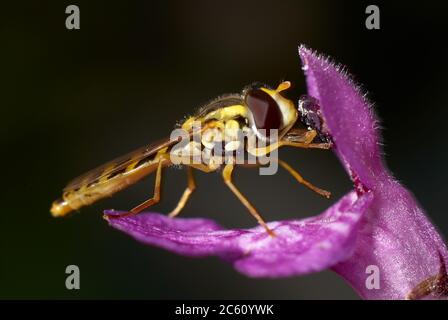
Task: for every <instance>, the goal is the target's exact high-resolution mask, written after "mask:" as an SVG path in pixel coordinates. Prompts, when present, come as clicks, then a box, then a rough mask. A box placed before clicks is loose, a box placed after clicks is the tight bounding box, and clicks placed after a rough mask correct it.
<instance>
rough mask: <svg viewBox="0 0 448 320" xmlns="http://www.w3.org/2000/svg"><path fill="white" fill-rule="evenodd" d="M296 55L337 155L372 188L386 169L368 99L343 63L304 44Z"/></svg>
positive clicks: (375, 122) (347, 167)
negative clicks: (319, 107) (317, 103)
mask: <svg viewBox="0 0 448 320" xmlns="http://www.w3.org/2000/svg"><path fill="white" fill-rule="evenodd" d="M299 54H300V57H301V59H302V63H303V70H304V72H305V75H306V81H307V85H308V94H309V95H311V96H313V97H315V98H317V99H319V101H320V105H321V112H322V115H323V117H324V119H325V122H326V126H327V128H328V131H329V132H330V135H331V136H332V138H333V141H334V143H335V149H336V152H337V153H338V156H339V158H340V159H341V160H342V162H343V164H344V165H345V167H346V169H347V170H348V171H349V172H352V171H353V172H356V174H357V175H358V177H359V179H360V180H361V181H362V182H363V184H364V185H365V186H366V187H368V188H372V187H373V185H374V184H376V183H377V182H379V180H381V179H382V177H383V175H384V173H385V170H384V166H383V164H382V155H381V152H380V146H379V140H378V132H377V129H376V128H377V121H376V120H375V116H374V113H373V110H372V108H371V106H370V104H369V102H368V101H367V100H366V98H365V97H364V95H363V94H362V92H361V90H360V88H359V87H358V86H357V85H356V84H355V83H354V82H353V80H352V79H351V78H350V76H349V75H348V74H347V73H346V72H344V70H343V67H342V66H338V65H335V64H334V63H332V62H331V61H330V60H329V59H328V58H325V57H323V56H320V55H317V54H315V53H314V52H313V51H311V50H309V49H307V48H306V47H304V46H301V47H300V48H299Z"/></svg>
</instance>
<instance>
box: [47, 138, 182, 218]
mask: <svg viewBox="0 0 448 320" xmlns="http://www.w3.org/2000/svg"><path fill="white" fill-rule="evenodd" d="M176 142H177V141H171V140H168V139H167V140H164V141H162V142H159V143H157V144H153V145H150V146H147V147H144V148H141V149H138V150H136V151H134V152H131V153H129V154H128V155H125V156H123V157H120V158H118V159H116V160H114V161H111V162H109V163H107V164H105V165H102V166H100V167H98V168H96V169H94V170H91V171H89V172H87V173H86V174H84V175H82V176H80V177H79V178H77V179H75V180H73V181H72V182H71V183H69V184H68V185H67V187H65V189H64V191H63V195H62V198H61V199H58V200H56V201H54V202H53V205H52V207H51V210H50V211H51V213H52V215H53V216H55V217H56V216H64V215H66V214H68V213H69V212H71V211H73V210H77V209H79V208H81V207H83V206H87V205H90V204H92V203H94V202H96V201H98V200H100V199H103V198H105V197H109V196H111V195H113V194H114V193H116V192H118V191H121V190H123V189H124V188H126V187H128V186H129V185H131V184H134V183H136V182H137V181H139V180H140V179H142V178H144V177H145V176H147V175H149V174H151V173H152V172H153V171H154V170H155V169H156V168H157V165H158V162H159V161H160V160H161V161H163V163H164V165H169V164H170V162H169V160H168V159H169V158H167V157H164V155H165V154H166V153H167V152H168V149H169V148H170V147H171V146H172V145H173V144H174V143H176Z"/></svg>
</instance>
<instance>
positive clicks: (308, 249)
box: [105, 46, 448, 299]
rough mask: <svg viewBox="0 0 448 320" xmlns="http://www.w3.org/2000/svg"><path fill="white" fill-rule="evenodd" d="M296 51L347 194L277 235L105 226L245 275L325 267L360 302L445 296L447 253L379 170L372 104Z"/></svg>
mask: <svg viewBox="0 0 448 320" xmlns="http://www.w3.org/2000/svg"><path fill="white" fill-rule="evenodd" d="M299 54H300V57H301V59H302V63H303V69H304V71H305V74H306V79H307V85H308V94H309V95H311V96H313V97H315V98H317V99H318V100H319V101H320V106H321V109H320V112H321V114H322V117H323V119H324V121H325V127H324V130H326V131H327V132H326V133H328V134H329V135H330V136H331V137H332V139H333V142H334V146H335V148H334V150H335V152H336V154H337V156H338V157H339V159H340V160H341V162H342V164H343V166H344V167H345V169H346V170H347V172H348V174H349V175H350V177H351V179H352V180H353V182H354V191H351V192H350V193H348V194H347V195H345V196H344V197H343V198H342V199H340V200H339V201H338V202H337V203H335V204H334V205H333V206H331V207H330V208H328V209H327V210H326V211H325V212H323V213H322V214H320V215H318V216H316V217H313V218H307V219H302V220H289V221H280V222H271V223H269V227H270V228H271V229H272V230H273V231H274V232H275V234H276V237H271V236H269V235H268V234H267V233H266V231H265V229H264V228H262V227H255V228H252V229H246V230H241V229H235V230H224V229H223V228H221V227H220V226H219V225H218V224H216V223H215V222H214V221H211V220H208V219H185V218H176V219H170V218H168V217H166V216H164V215H160V214H156V213H145V214H139V215H136V216H128V217H122V218H114V219H108V220H109V223H110V225H111V226H113V227H115V228H117V229H119V230H121V231H123V232H125V233H128V234H129V235H131V236H132V237H134V238H135V239H137V240H138V241H141V242H143V243H146V244H149V245H155V246H159V247H162V248H165V249H168V250H171V251H173V252H176V253H178V254H182V255H187V256H207V255H216V256H219V257H221V258H222V259H224V260H226V261H228V262H229V263H231V264H233V266H234V267H235V268H236V269H237V270H238V271H240V272H242V273H244V274H246V275H248V276H252V277H285V276H293V275H299V274H305V273H309V272H315V271H320V270H323V269H327V268H332V270H334V271H335V272H337V273H338V274H340V275H341V276H342V277H343V278H345V279H346V280H347V281H348V282H349V283H350V284H351V285H352V287H353V288H354V289H355V290H356V291H357V292H358V293H359V294H360V296H361V297H363V298H365V299H405V298H408V299H420V298H445V297H446V296H447V295H448V275H447V272H446V269H445V264H446V261H447V259H448V251H447V248H446V246H445V244H444V242H443V240H442V239H441V237H440V235H439V234H438V233H437V231H436V230H435V228H434V227H433V225H432V224H431V223H430V221H429V220H428V218H427V217H426V216H425V214H424V212H423V210H422V209H421V208H420V207H419V205H418V204H417V203H416V201H415V200H414V198H413V197H412V195H411V194H410V193H409V191H407V190H406V189H405V188H404V187H403V186H401V185H400V184H399V183H398V182H397V181H396V180H395V179H394V178H393V177H392V175H391V174H390V172H389V171H388V170H387V168H386V167H385V164H384V161H383V157H382V154H381V148H380V145H379V143H378V141H379V133H378V130H377V123H376V120H375V116H374V113H373V111H372V108H371V106H370V105H369V103H368V101H367V100H366V99H365V98H364V96H363V94H362V92H361V91H360V90H359V88H358V87H357V86H356V85H355V84H354V83H353V81H352V80H351V79H350V77H349V76H348V75H347V74H346V72H344V71H343V70H342V68H341V67H340V66H336V65H335V64H334V63H332V62H330V61H329V60H328V59H327V58H324V57H322V56H319V55H317V54H315V53H314V52H312V51H311V50H309V49H307V48H305V47H303V46H302V47H300V48H299ZM105 214H106V218H107V217H108V215H114V214H116V212H114V211H106V213H105ZM370 270H373V271H372V272H374V273H376V275H375V276H377V278H376V280H377V281H378V283H376V284H375V285H373V286H372V285H369V283H368V282H369V281H370V280H369V277H370V276H371V275H370V272H371V271H370Z"/></svg>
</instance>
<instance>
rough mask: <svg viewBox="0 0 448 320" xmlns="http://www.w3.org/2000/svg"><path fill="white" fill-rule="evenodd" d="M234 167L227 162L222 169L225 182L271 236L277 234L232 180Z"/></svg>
mask: <svg viewBox="0 0 448 320" xmlns="http://www.w3.org/2000/svg"><path fill="white" fill-rule="evenodd" d="M233 169H234V165H233V164H230V163H229V164H227V165H226V166H225V167H224V170H223V171H222V176H223V178H224V183H225V184H226V185H227V186H228V187H229V188H230V190H231V191H232V192H233V193H234V194H235V195H236V196H237V198H238V199H239V200H240V201H241V203H242V204H243V205H244V206H245V207H246V208H247V209H248V210H249V212H250V214H251V215H252V216H253V217H254V218H255V219H257V221H258V223H259V224H260V225H262V226H263V227H264V228H265V229H266V231H267V232H268V234H269V235H270V236H275V234H274V232H273V231H272V230H271V229H270V228H269V227H268V226H267V224H266V222H265V221H264V219H263V218H262V217H261V215H260V214H259V213H258V211H257V209H255V207H254V206H253V205H252V204H251V203H250V202H249V200H247V198H246V197H245V196H244V195H243V194H242V193H241V192H240V191H239V190H238V188H237V187H236V186H235V185H234V184H233V182H232V172H233Z"/></svg>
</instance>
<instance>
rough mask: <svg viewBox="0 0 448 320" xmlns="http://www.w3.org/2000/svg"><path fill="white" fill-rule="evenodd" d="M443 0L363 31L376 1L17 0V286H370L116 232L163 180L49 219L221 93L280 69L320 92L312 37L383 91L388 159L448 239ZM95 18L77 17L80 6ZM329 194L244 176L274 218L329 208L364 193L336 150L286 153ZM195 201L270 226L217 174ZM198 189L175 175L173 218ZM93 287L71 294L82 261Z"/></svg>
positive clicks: (217, 294)
mask: <svg viewBox="0 0 448 320" xmlns="http://www.w3.org/2000/svg"><path fill="white" fill-rule="evenodd" d="M439 3H441V1H440V2H439V1H437V2H436V1H424V2H420V3H419V4H414V3H406V2H402V3H394V4H391V3H389V4H381V3H378V2H372V3H370V4H377V5H379V6H380V10H381V30H372V31H370V30H367V29H366V28H365V25H364V21H365V18H366V14H365V8H366V6H367V4H368V3H362V2H358V1H357V2H356V3H352V4H349V3H347V2H345V1H344V2H342V1H311V0H309V1H222V2H217V1H216V2H215V1H188V2H187V1H143V0H142V1H71V2H66V1H59V3H56V2H54V3H50V2H48V3H45V2H41V1H39V2H38V1H35V2H29V3H26V2H19V3H17V4H14V5H12V4H11V3H9V4H8V3H4V4H3V3H2V16H3V17H2V18H1V22H0V25H1V31H0V32H1V40H2V43H1V49H0V52H1V53H0V56H1V64H2V68H1V76H0V78H1V93H2V94H1V107H0V108H1V120H0V121H1V126H0V130H1V131H0V139H1V144H2V149H1V150H2V178H3V179H2V190H1V193H0V197H1V210H0V246H1V247H0V248H1V265H0V268H1V269H0V298H45V299H46V298H236V299H238V298H261V299H263V298H274V299H283V298H285V299H301V298H318V299H319V298H336V299H348V298H356V297H357V296H356V294H355V293H354V292H353V291H352V289H350V288H349V286H348V285H347V284H346V283H345V282H344V281H343V280H341V279H340V278H339V277H338V276H337V275H336V274H334V273H332V272H330V271H327V272H321V273H319V274H313V275H309V276H303V277H293V278H287V279H276V280H266V279H250V278H247V277H245V276H242V275H240V274H238V273H237V272H236V271H235V270H233V269H232V267H231V266H229V265H227V264H225V263H223V262H221V261H220V260H218V259H216V258H204V259H191V258H185V257H180V256H177V255H174V254H172V253H170V252H166V251H163V250H161V249H157V248H152V247H147V246H144V245H141V244H139V243H137V242H135V241H134V240H132V239H131V238H129V237H128V236H126V235H124V234H122V233H120V232H118V231H116V230H113V229H111V228H110V227H108V225H107V223H106V222H105V221H104V220H103V219H102V218H101V212H102V210H103V209H105V208H116V209H129V208H131V207H132V206H134V205H135V204H137V203H139V202H141V201H143V200H144V199H145V198H146V197H149V196H150V195H151V193H152V178H149V179H147V180H145V181H144V182H141V183H140V184H139V185H137V186H135V187H132V188H130V189H129V190H126V191H125V192H123V193H121V194H119V195H117V196H116V197H114V198H112V199H108V200H105V201H102V202H100V203H98V204H96V205H94V206H92V207H89V208H85V209H83V210H82V212H81V213H79V214H75V215H73V216H71V217H68V218H64V219H54V218H52V217H51V216H50V214H49V211H48V210H49V207H50V204H51V202H52V201H53V200H54V199H55V198H57V197H59V196H60V193H61V189H62V187H63V186H64V185H65V183H66V182H67V181H68V180H70V179H71V178H73V177H75V176H76V175H78V174H80V173H82V172H83V171H85V170H87V169H90V168H92V167H94V166H96V165H98V164H101V163H102V162H104V161H107V160H110V159H111V158H114V157H115V156H117V155H120V154H121V153H125V152H127V151H130V150H132V149H134V148H136V147H139V146H141V145H144V144H146V143H149V142H151V141H153V140H156V139H158V138H161V137H164V136H166V135H168V134H169V133H170V132H171V129H172V128H173V125H174V124H175V123H176V121H178V120H180V119H182V118H183V116H184V115H187V114H189V113H192V112H193V111H194V110H195V109H196V108H197V107H198V106H199V105H201V104H202V103H204V102H205V101H207V100H208V99H210V98H213V97H214V96H216V95H219V94H222V93H226V92H238V91H239V90H240V89H241V88H242V87H243V86H244V85H246V84H248V83H250V82H252V81H254V80H259V81H264V82H266V83H268V84H271V85H273V86H274V85H277V84H278V82H279V81H280V80H282V79H288V80H291V81H293V82H294V84H295V87H294V93H295V94H296V95H297V96H299V95H300V94H302V93H304V92H305V90H306V89H305V86H304V77H303V74H302V72H301V69H300V62H299V58H298V54H297V46H298V45H299V44H300V43H305V44H307V45H308V46H310V47H312V48H314V49H316V50H318V51H320V52H323V53H326V54H329V55H331V56H333V57H334V59H336V60H337V61H339V62H341V63H343V64H346V65H347V66H348V68H349V70H350V71H351V72H352V73H353V74H354V75H355V78H356V79H357V80H358V81H359V82H360V83H362V84H363V85H364V88H366V90H368V93H369V97H370V99H371V100H372V101H374V102H375V105H376V110H377V113H378V115H379V117H380V118H381V119H382V125H383V127H384V129H385V130H384V131H383V135H384V144H385V153H386V158H387V162H388V164H389V166H390V169H391V170H392V172H393V173H394V174H395V175H396V177H397V178H398V179H399V180H400V181H402V182H403V183H404V184H405V185H406V186H408V187H409V188H410V189H411V190H412V191H413V192H414V193H415V195H416V197H417V198H418V199H419V201H420V202H421V204H422V205H423V207H424V208H425V209H426V210H427V212H428V215H429V216H430V217H431V219H432V220H433V221H434V223H435V224H436V225H437V226H438V227H439V228H440V230H441V232H442V233H443V234H444V235H445V236H447V234H448V213H447V212H446V209H445V205H446V202H444V200H446V197H447V190H448V187H447V186H446V178H447V170H446V164H447V160H448V159H447V148H446V139H447V138H448V133H447V130H446V123H445V122H446V115H447V113H448V111H447V109H446V106H447V96H448V93H447V78H446V77H447V50H446V31H447V28H446V27H447V23H446V12H447V11H446V8H444V7H442V6H441V4H439ZM69 4H76V5H78V6H79V7H80V10H81V30H77V31H74V30H67V29H66V28H65V18H66V16H67V15H66V14H65V7H66V6H67V5H69ZM281 155H282V156H283V157H284V158H285V159H287V160H288V161H289V162H290V163H291V164H292V165H293V166H294V167H295V168H297V169H298V170H299V171H300V172H301V173H302V174H303V175H304V176H305V177H306V178H308V179H309V180H310V181H312V182H314V183H315V184H316V185H318V186H321V187H324V188H326V189H328V190H331V191H332V192H333V193H334V198H333V199H332V200H331V201H328V200H324V199H321V198H319V197H318V196H316V195H315V194H313V193H311V192H309V191H308V190H306V189H305V188H304V187H303V186H300V185H298V184H297V183H296V182H295V181H294V180H293V179H292V178H291V177H290V176H288V175H287V174H285V173H284V172H283V171H280V172H279V174H277V175H275V176H264V177H260V176H259V175H258V173H257V171H256V170H245V169H240V170H238V172H237V176H236V183H237V184H238V186H240V188H241V190H242V191H243V192H244V193H245V194H246V195H247V196H248V197H249V198H250V199H251V200H253V202H254V203H255V204H256V205H257V206H258V208H259V209H260V211H261V212H262V214H263V215H264V216H265V218H266V219H267V220H280V219H285V218H293V217H306V216H311V215H316V214H318V213H319V212H321V211H322V210H323V209H325V208H326V207H328V206H329V205H330V204H331V203H332V201H336V200H337V199H338V198H339V197H340V196H342V195H343V194H345V193H346V192H347V191H348V190H350V188H351V184H350V181H349V179H348V178H347V176H346V174H345V172H344V171H343V169H342V167H341V165H340V164H339V162H338V160H337V159H336V157H335V156H334V155H333V154H332V153H331V152H325V151H301V150H288V151H282V152H281ZM197 178H198V189H197V193H196V194H195V195H194V196H193V198H192V201H191V202H190V204H189V205H188V206H187V208H186V210H185V211H184V212H183V216H185V217H193V216H199V217H209V218H213V219H216V220H217V221H219V222H220V223H222V224H223V225H225V226H227V227H249V226H254V225H255V223H254V221H253V220H252V218H251V217H250V216H249V215H248V214H247V212H246V211H245V208H244V207H243V206H242V205H241V204H240V203H239V202H238V201H237V200H236V199H235V198H234V196H233V195H232V194H231V193H230V191H229V190H227V188H226V187H225V186H224V185H223V183H222V181H221V177H220V176H219V175H218V174H209V175H205V174H202V173H198V174H197ZM185 185H186V181H185V174H184V172H182V171H180V170H176V169H173V170H167V174H166V179H165V188H164V191H165V192H164V198H163V201H162V203H161V204H159V205H157V207H155V210H157V211H160V212H169V211H170V210H171V209H172V208H173V206H174V205H175V204H176V201H177V200H178V198H179V197H180V195H181V192H182V191H183V189H184V187H185ZM69 264H76V265H78V266H79V267H80V269H81V290H78V291H68V290H66V289H65V285H64V282H65V277H66V275H65V273H64V271H65V267H66V266H67V265H69Z"/></svg>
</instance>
